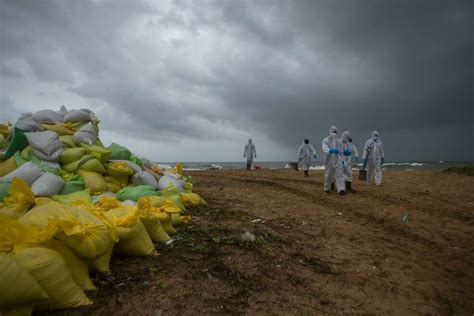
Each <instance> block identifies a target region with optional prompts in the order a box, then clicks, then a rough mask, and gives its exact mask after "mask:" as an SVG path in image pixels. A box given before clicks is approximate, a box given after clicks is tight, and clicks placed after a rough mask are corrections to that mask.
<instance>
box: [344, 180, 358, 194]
mask: <svg viewBox="0 0 474 316" xmlns="http://www.w3.org/2000/svg"><path fill="white" fill-rule="evenodd" d="M346 191H347V193H355V192H356V191H355V190H354V189H352V182H348V181H347V182H346Z"/></svg>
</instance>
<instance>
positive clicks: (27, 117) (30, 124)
mask: <svg viewBox="0 0 474 316" xmlns="http://www.w3.org/2000/svg"><path fill="white" fill-rule="evenodd" d="M14 127H16V128H19V129H21V130H22V131H25V132H40V131H44V128H43V126H41V124H40V123H39V122H38V121H37V120H36V119H35V118H34V117H33V115H32V114H31V113H24V114H22V116H21V117H20V118H19V119H18V120H17V121H16V123H15V125H14Z"/></svg>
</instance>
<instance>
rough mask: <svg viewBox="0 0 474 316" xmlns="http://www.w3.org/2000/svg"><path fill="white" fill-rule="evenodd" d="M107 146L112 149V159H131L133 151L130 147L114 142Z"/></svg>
mask: <svg viewBox="0 0 474 316" xmlns="http://www.w3.org/2000/svg"><path fill="white" fill-rule="evenodd" d="M107 148H108V149H109V150H110V151H111V153H110V159H119V160H130V157H131V156H132V152H131V151H130V150H128V148H126V147H123V146H121V145H119V144H116V143H112V144H111V145H110V146H109V147H107Z"/></svg>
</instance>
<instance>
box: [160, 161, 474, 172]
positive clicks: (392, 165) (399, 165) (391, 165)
mask: <svg viewBox="0 0 474 316" xmlns="http://www.w3.org/2000/svg"><path fill="white" fill-rule="evenodd" d="M289 163H290V162H289V161H254V165H257V166H260V167H261V168H262V169H273V170H278V169H290V165H289ZM159 165H163V166H173V165H175V162H160V163H159ZM468 165H469V166H472V165H474V161H386V162H385V163H384V165H383V166H382V170H405V171H424V170H428V171H429V170H434V171H436V170H440V171H441V170H444V169H447V168H450V167H464V166H468ZM245 168H246V162H245V161H234V162H222V161H213V162H183V169H184V170H187V171H200V170H221V169H224V170H239V169H245ZM358 168H362V163H361V162H359V163H358V164H357V166H356V165H355V164H353V169H358ZM310 170H324V165H323V164H322V163H320V162H318V163H315V164H313V166H312V167H311V169H310Z"/></svg>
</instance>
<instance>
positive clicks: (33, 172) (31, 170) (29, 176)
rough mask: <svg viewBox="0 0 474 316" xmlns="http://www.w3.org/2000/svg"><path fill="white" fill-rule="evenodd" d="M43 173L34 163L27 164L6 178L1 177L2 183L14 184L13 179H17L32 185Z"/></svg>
mask: <svg viewBox="0 0 474 316" xmlns="http://www.w3.org/2000/svg"><path fill="white" fill-rule="evenodd" d="M42 173H43V171H42V170H41V169H40V168H39V167H38V166H36V165H35V164H34V163H32V162H27V163H25V164H24V165H22V166H21V167H19V168H17V169H16V170H14V171H12V172H10V173H9V174H7V175H6V176H3V177H1V178H0V182H12V180H13V178H14V177H17V178H20V179H21V180H23V181H25V182H26V183H28V185H31V184H32V183H33V182H34V181H35V180H36V179H38V178H39V176H41V174H42Z"/></svg>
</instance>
